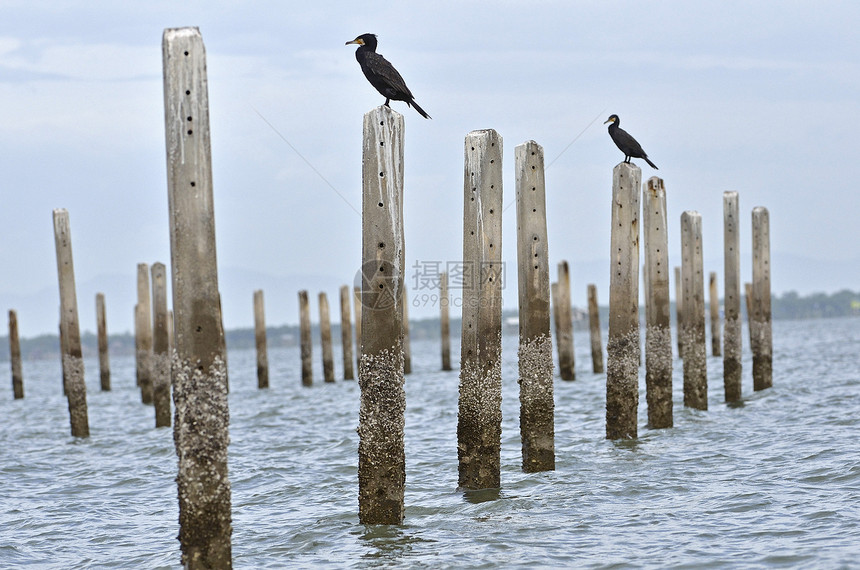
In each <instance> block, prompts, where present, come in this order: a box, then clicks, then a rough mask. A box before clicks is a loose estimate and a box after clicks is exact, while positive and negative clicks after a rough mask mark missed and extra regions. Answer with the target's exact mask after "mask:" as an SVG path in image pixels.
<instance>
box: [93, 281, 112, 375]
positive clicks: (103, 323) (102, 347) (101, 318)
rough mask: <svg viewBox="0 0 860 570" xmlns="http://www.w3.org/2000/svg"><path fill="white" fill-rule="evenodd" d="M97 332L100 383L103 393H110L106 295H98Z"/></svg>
mask: <svg viewBox="0 0 860 570" xmlns="http://www.w3.org/2000/svg"><path fill="white" fill-rule="evenodd" d="M96 330H97V334H98V346H99V382H100V383H101V388H102V391H103V392H108V391H110V359H109V357H108V334H107V315H106V313H105V296H104V293H97V294H96Z"/></svg>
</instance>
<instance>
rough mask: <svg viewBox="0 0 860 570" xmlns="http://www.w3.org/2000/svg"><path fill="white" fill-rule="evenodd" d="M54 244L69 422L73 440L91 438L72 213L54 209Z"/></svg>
mask: <svg viewBox="0 0 860 570" xmlns="http://www.w3.org/2000/svg"><path fill="white" fill-rule="evenodd" d="M53 215H54V243H55V246H56V250H57V275H58V277H59V283H60V330H61V336H62V342H61V344H62V346H63V377H64V379H65V382H64V384H65V386H66V395H67V396H68V401H69V420H70V423H71V428H72V436H73V437H89V435H90V425H89V417H88V414H87V386H86V384H85V383H84V359H83V355H82V353H81V328H80V321H78V300H77V294H76V292H75V266H74V261H73V258H72V235H71V228H70V225H69V212H68V211H66V210H65V209H57V210H54V213H53Z"/></svg>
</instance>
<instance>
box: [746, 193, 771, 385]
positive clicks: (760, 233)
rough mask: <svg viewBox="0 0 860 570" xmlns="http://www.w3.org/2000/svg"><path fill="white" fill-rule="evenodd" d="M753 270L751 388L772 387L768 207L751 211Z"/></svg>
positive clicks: (759, 207)
mask: <svg viewBox="0 0 860 570" xmlns="http://www.w3.org/2000/svg"><path fill="white" fill-rule="evenodd" d="M752 238H753V240H752V241H753V243H752V246H753V271H752V314H751V317H750V337H751V340H753V342H752V346H753V370H752V372H753V390H756V391H758V390H764V389H766V388H770V387H771V386H773V332H772V331H773V329H772V326H771V310H770V216H769V213H768V211H767V208H764V207H762V206H757V207H755V208H753V211H752Z"/></svg>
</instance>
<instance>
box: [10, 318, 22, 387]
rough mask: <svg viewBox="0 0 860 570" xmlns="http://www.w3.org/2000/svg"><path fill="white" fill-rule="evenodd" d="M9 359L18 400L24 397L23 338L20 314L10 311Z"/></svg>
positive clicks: (13, 385)
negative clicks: (20, 329)
mask: <svg viewBox="0 0 860 570" xmlns="http://www.w3.org/2000/svg"><path fill="white" fill-rule="evenodd" d="M9 361H10V363H11V365H12V394H13V396H14V398H15V399H16V400H20V399H21V398H23V397H24V374H23V372H22V370H21V339H20V338H19V336H18V314H17V313H16V312H15V311H13V310H10V311H9Z"/></svg>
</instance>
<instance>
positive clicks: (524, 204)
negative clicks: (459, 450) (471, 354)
mask: <svg viewBox="0 0 860 570" xmlns="http://www.w3.org/2000/svg"><path fill="white" fill-rule="evenodd" d="M514 161H515V171H516V193H517V200H516V202H517V265H518V266H519V272H518V274H519V308H520V312H519V318H520V348H519V373H520V377H519V385H520V437H521V438H522V444H523V471H526V472H535V471H549V470H552V469H555V423H554V417H555V402H554V399H553V370H552V365H553V362H552V335H551V334H550V327H549V311H550V288H549V248H548V245H547V236H546V187H545V182H544V166H543V147H541V146H540V145H539V144H537V143H536V142H535V141H528V142H525V143H523V144H521V145H518V146H517V147H516V148H515V149H514ZM567 290H568V292H570V285H569V284H568V287H567ZM567 317H570V314H569V313H568V315H567Z"/></svg>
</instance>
